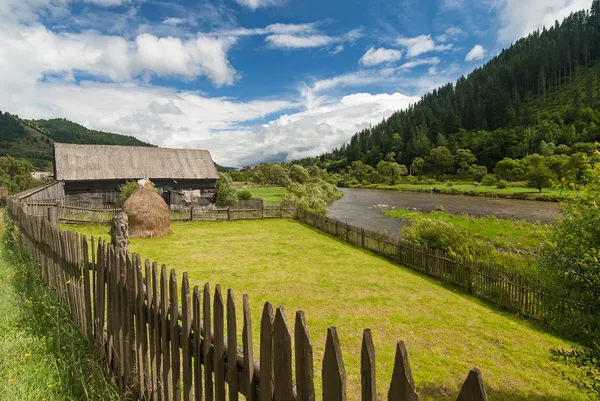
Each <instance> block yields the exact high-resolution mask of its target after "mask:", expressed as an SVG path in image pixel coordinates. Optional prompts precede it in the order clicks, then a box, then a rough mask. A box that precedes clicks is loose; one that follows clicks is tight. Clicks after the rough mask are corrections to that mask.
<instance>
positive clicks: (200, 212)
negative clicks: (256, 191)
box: [171, 204, 296, 221]
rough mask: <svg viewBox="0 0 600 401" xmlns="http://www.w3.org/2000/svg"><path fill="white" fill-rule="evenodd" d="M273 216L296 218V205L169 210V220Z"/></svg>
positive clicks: (238, 218) (235, 218)
mask: <svg viewBox="0 0 600 401" xmlns="http://www.w3.org/2000/svg"><path fill="white" fill-rule="evenodd" d="M240 206H242V205H240ZM275 218H280V219H282V218H291V219H293V218H296V205H295V204H280V205H267V204H264V205H262V207H260V208H255V207H254V205H249V206H246V207H239V206H237V207H225V208H211V209H205V208H198V207H187V208H177V209H173V210H171V221H208V220H213V221H215V220H260V219H275Z"/></svg>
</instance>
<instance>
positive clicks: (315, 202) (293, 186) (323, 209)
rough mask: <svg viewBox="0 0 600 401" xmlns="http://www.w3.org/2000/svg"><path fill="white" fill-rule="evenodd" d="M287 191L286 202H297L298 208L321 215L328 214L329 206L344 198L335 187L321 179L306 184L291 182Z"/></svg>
mask: <svg viewBox="0 0 600 401" xmlns="http://www.w3.org/2000/svg"><path fill="white" fill-rule="evenodd" d="M286 189H287V193H286V194H285V200H291V201H295V202H296V203H297V204H298V206H300V207H303V208H304V209H306V210H308V211H311V212H315V213H319V214H326V213H327V204H328V203H329V202H332V201H334V200H337V199H340V198H341V197H342V196H343V194H342V192H340V191H338V190H337V188H336V187H335V186H334V185H332V184H330V183H328V182H326V181H324V180H322V179H320V178H316V179H313V180H312V181H311V182H308V183H306V184H300V183H297V182H291V183H290V184H289V185H288V186H287V187H286Z"/></svg>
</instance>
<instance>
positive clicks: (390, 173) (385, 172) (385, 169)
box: [377, 160, 408, 185]
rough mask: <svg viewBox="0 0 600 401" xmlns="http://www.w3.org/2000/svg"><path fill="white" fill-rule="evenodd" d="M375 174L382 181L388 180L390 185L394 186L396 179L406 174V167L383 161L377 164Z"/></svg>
mask: <svg viewBox="0 0 600 401" xmlns="http://www.w3.org/2000/svg"><path fill="white" fill-rule="evenodd" d="M377 172H378V173H379V175H380V177H381V178H382V179H383V180H386V179H389V180H390V184H392V185H395V184H396V179H397V178H398V177H400V176H403V175H406V174H408V171H407V170H406V166H404V165H400V164H398V163H396V162H390V161H387V162H385V161H383V160H382V161H380V162H379V164H377Z"/></svg>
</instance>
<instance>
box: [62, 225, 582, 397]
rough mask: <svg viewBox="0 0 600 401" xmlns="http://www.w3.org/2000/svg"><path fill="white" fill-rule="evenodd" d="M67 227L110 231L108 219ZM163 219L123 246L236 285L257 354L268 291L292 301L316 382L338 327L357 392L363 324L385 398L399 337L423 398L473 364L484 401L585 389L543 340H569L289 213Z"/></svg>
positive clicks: (456, 384)
mask: <svg viewBox="0 0 600 401" xmlns="http://www.w3.org/2000/svg"><path fill="white" fill-rule="evenodd" d="M69 228H70V229H75V230H78V231H79V232H82V233H86V234H88V235H90V234H93V235H96V236H103V237H105V238H106V237H107V236H108V235H107V230H108V228H107V227H106V226H104V227H90V226H87V227H86V226H70V227H69ZM172 228H173V231H174V233H172V234H170V235H169V236H168V237H167V238H163V239H131V245H130V248H131V250H132V251H135V252H139V253H140V254H141V255H142V257H144V258H149V259H150V260H153V261H157V262H159V263H165V264H167V266H168V267H169V268H175V269H176V270H177V271H178V273H179V277H180V278H181V273H182V272H183V271H188V272H189V277H190V279H191V281H192V282H193V283H194V284H196V285H200V286H201V285H203V284H204V283H205V282H210V283H211V284H212V289H214V284H216V283H220V284H221V286H222V287H223V289H226V288H229V287H231V288H233V289H234V293H235V296H236V300H237V304H238V319H240V318H241V299H242V294H244V293H247V294H248V295H249V297H250V302H251V309H252V315H253V321H254V342H255V352H256V353H258V344H259V329H258V328H259V324H260V323H259V322H260V316H261V312H262V307H263V305H264V303H265V302H266V301H270V302H272V303H273V304H274V305H275V306H278V305H283V306H284V307H285V310H286V316H287V321H288V325H289V326H290V327H293V321H294V314H295V311H296V310H303V311H304V312H305V315H306V320H307V325H308V329H309V333H310V336H311V339H312V341H313V345H314V358H315V365H316V367H315V375H316V377H317V382H320V369H321V361H322V358H323V351H324V342H325V338H326V330H327V328H328V327H330V326H336V327H337V330H338V335H339V338H340V342H341V345H342V351H343V355H344V361H345V366H346V373H347V376H348V393H349V399H350V400H358V399H360V387H359V384H360V346H361V337H362V331H363V329H364V328H371V329H372V331H373V338H374V342H375V347H376V354H377V370H378V384H377V386H378V391H379V392H380V394H381V397H382V399H384V398H385V397H387V389H388V386H389V381H390V377H391V373H392V367H393V360H394V350H395V343H396V342H397V341H398V340H404V341H405V342H406V346H407V349H408V352H409V358H410V362H411V366H412V371H413V374H414V378H415V382H416V386H417V389H418V391H419V394H420V397H421V399H423V400H455V399H456V396H457V393H458V391H459V389H460V386H461V384H462V382H463V381H464V379H465V378H466V375H467V373H468V371H469V369H471V368H472V367H473V366H477V367H479V368H480V369H481V370H482V372H483V376H484V380H485V384H486V388H487V390H488V392H489V396H490V400H540V401H541V400H556V401H566V400H584V399H587V397H586V396H585V395H583V394H582V393H580V392H578V390H577V389H574V388H572V387H571V386H570V385H569V384H568V383H567V382H565V381H564V380H563V379H562V378H561V374H560V369H562V368H563V366H562V365H560V364H558V363H555V362H552V361H551V359H550V354H549V350H550V349H552V348H557V347H565V346H568V345H569V344H568V343H567V342H566V341H564V340H561V339H559V338H556V337H554V336H552V335H549V334H546V333H544V332H543V331H542V330H540V329H539V328H537V327H536V326H535V325H533V324H530V323H529V322H527V321H524V320H520V319H518V318H515V317H513V316H512V315H510V314H508V313H504V312H500V311H498V310H495V309H493V308H491V307H490V306H488V305H487V304H485V303H483V302H480V301H478V300H476V299H474V298H472V297H470V296H467V295H465V294H462V293H460V292H457V291H455V290H454V289H453V288H451V287H448V286H443V285H440V284H438V283H437V282H436V281H434V280H432V279H429V278H426V277H423V276H421V275H419V274H416V273H414V272H412V271H411V270H408V269H405V268H401V267H398V266H396V265H394V264H392V263H389V262H387V261H386V260H384V259H382V258H379V257H376V256H374V255H372V254H370V253H369V252H366V251H363V250H361V249H358V248H355V247H352V246H349V245H347V244H345V243H342V242H339V241H337V240H335V239H332V238H330V237H327V236H325V235H322V234H319V233H318V232H316V231H314V230H313V229H311V228H308V227H306V226H303V225H301V224H300V223H298V222H296V221H290V220H264V221H236V222H194V223H180V224H174V225H173V226H172ZM241 327H242V326H241V321H240V322H239V323H238V328H240V331H241ZM292 338H293V336H292ZM317 386H318V390H317V391H318V394H319V393H320V383H317Z"/></svg>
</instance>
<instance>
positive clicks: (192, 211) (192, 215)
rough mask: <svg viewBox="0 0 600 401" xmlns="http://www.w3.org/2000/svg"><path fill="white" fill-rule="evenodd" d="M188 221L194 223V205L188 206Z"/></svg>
mask: <svg viewBox="0 0 600 401" xmlns="http://www.w3.org/2000/svg"><path fill="white" fill-rule="evenodd" d="M190 221H194V205H192V206H190Z"/></svg>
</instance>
